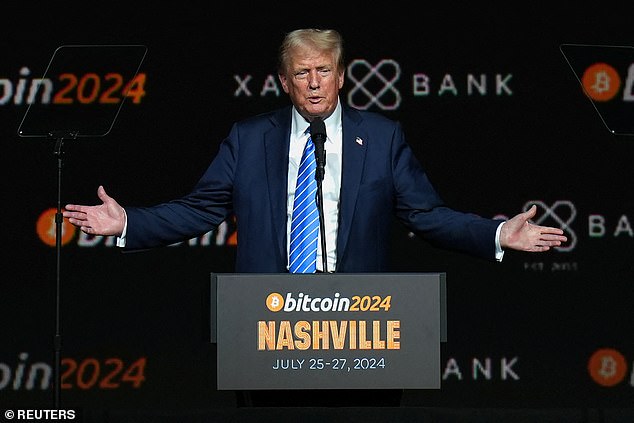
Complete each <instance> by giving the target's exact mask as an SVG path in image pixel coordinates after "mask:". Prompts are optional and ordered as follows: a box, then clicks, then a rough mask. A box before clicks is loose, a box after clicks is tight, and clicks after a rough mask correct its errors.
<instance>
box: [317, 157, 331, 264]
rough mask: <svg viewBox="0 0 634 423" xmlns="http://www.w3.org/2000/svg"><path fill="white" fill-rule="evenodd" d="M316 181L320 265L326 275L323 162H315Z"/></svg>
mask: <svg viewBox="0 0 634 423" xmlns="http://www.w3.org/2000/svg"><path fill="white" fill-rule="evenodd" d="M315 179H317V211H318V212H319V233H320V235H321V264H322V269H323V271H324V273H328V254H327V253H328V251H327V250H326V228H325V226H326V225H325V224H324V206H323V201H324V194H323V192H322V189H321V181H322V180H323V179H324V165H323V162H322V163H321V165H320V163H319V161H318V162H317V173H316V174H315Z"/></svg>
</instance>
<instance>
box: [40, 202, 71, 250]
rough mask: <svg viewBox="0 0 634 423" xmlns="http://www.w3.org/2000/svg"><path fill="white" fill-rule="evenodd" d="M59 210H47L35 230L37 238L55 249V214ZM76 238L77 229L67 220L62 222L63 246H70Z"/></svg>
mask: <svg viewBox="0 0 634 423" xmlns="http://www.w3.org/2000/svg"><path fill="white" fill-rule="evenodd" d="M56 213H57V209H48V210H45V211H44V212H43V213H42V214H41V215H40V217H39V218H38V219H37V224H36V227H35V230H36V231H37V236H39V237H40V240H42V242H43V243H44V244H46V245H50V246H51V247H54V246H55V245H56V231H57V228H56V226H55V214H56ZM73 236H75V227H74V226H73V225H71V224H70V223H68V221H67V220H66V219H63V221H62V245H64V244H68V242H69V241H70V240H71V239H73Z"/></svg>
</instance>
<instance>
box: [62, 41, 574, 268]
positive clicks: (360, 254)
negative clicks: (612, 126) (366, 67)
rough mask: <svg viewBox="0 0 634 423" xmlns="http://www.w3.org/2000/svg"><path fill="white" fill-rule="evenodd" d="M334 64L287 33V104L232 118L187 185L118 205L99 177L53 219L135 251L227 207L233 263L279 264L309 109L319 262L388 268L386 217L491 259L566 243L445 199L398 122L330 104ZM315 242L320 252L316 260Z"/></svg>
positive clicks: (316, 46) (337, 70)
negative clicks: (322, 134) (178, 194)
mask: <svg viewBox="0 0 634 423" xmlns="http://www.w3.org/2000/svg"><path fill="white" fill-rule="evenodd" d="M344 73H345V63H344V54H343V48H342V40H341V37H340V35H339V33H338V32H336V31H334V30H317V29H300V30H296V31H293V32H290V33H289V34H287V36H286V38H285V39H284V41H283V44H282V46H281V48H280V56H279V68H278V76H279V80H280V82H281V84H282V87H283V89H284V91H285V92H286V93H287V94H288V95H289V97H290V99H291V102H292V106H288V107H285V108H282V109H280V110H276V111H273V112H270V113H265V114H261V115H258V116H255V117H252V118H249V119H246V120H243V121H241V122H238V123H236V124H234V126H233V128H232V129H231V132H230V133H229V136H228V137H227V138H226V139H225V140H224V141H223V143H222V144H221V147H220V150H219V152H218V154H217V156H216V157H215V158H214V160H213V161H212V162H211V164H210V166H209V168H208V169H207V171H206V172H205V174H204V175H203V176H202V178H201V179H200V181H199V182H198V184H197V185H196V186H195V187H194V189H193V190H192V191H191V193H189V194H188V195H185V196H184V197H182V198H179V199H176V200H173V201H170V202H167V203H164V204H159V205H156V206H153V207H147V208H133V207H129V208H125V209H124V208H123V207H122V206H120V205H119V204H118V203H117V202H116V201H115V200H114V199H113V198H111V197H109V196H108V195H107V194H106V191H105V189H104V188H103V187H101V186H100V187H99V188H98V191H97V193H98V196H99V198H100V199H101V201H102V202H103V203H102V204H100V205H96V206H84V205H73V204H68V205H67V206H66V210H65V211H64V214H63V215H64V217H66V218H68V220H69V222H70V223H72V224H74V225H76V226H78V227H80V228H81V230H82V231H84V232H86V233H87V234H90V235H116V236H117V237H118V245H119V246H121V247H124V248H126V249H145V248H152V247H158V246H163V245H169V244H172V243H175V242H178V241H183V240H186V239H189V238H192V237H195V236H199V235H201V234H204V233H206V232H208V231H210V230H213V229H214V228H216V227H217V226H218V225H219V224H220V223H222V222H223V221H224V220H225V219H227V218H228V217H229V216H230V215H231V214H235V217H236V223H237V232H238V237H239V241H238V247H237V258H236V266H235V270H236V271H237V272H286V271H288V265H289V258H288V251H289V244H290V241H289V234H290V231H291V223H290V222H291V219H292V210H293V207H292V205H293V198H294V196H295V180H296V177H297V173H298V166H299V161H300V157H301V154H302V150H303V148H304V145H305V144H306V141H307V138H308V135H307V134H306V130H307V128H308V127H309V125H310V122H311V121H314V120H315V119H317V118H319V119H321V120H323V121H324V123H325V127H326V133H327V134H328V136H327V139H326V142H325V144H324V148H325V150H326V162H325V163H326V165H325V166H326V167H325V177H324V179H323V182H322V186H323V202H322V204H323V221H322V222H321V224H322V225H323V227H324V232H323V233H324V234H325V240H324V242H323V243H319V244H318V245H317V257H318V258H317V259H316V260H317V268H318V271H323V270H327V271H336V272H382V271H387V270H389V268H388V262H387V257H388V251H387V246H388V239H389V236H388V235H389V230H390V226H391V216H392V215H393V214H395V215H396V216H397V217H398V219H400V220H401V221H402V222H403V223H404V224H405V225H406V226H407V227H408V228H409V229H410V230H412V231H413V232H415V233H417V234H419V235H420V236H421V237H422V238H423V239H425V240H427V241H428V242H430V243H431V244H433V245H437V246H439V247H442V248H448V249H452V250H456V251H461V252H465V253H468V254H471V255H474V256H478V257H483V258H487V259H491V260H495V259H497V260H501V258H502V255H503V251H504V249H506V248H510V249H516V250H522V251H535V252H539V251H547V250H549V249H550V248H551V247H555V246H558V245H561V243H562V242H565V241H566V238H565V237H564V236H563V231H562V230H560V229H558V228H551V227H544V226H539V225H535V224H533V223H531V222H530V219H531V218H532V217H533V216H534V215H535V213H536V207H535V206H533V207H532V208H531V209H530V210H528V211H527V212H524V213H520V214H518V215H516V216H515V217H513V218H511V219H510V220H508V221H506V222H501V221H499V220H493V219H486V218H483V217H480V216H477V215H475V214H471V213H463V212H459V211H456V210H452V209H450V208H448V207H447V206H446V205H445V204H444V203H443V202H442V200H441V198H440V197H439V195H438V194H437V193H436V191H435V190H434V188H433V186H432V185H431V183H430V181H429V180H428V178H427V175H426V174H425V171H424V170H423V168H422V166H421V165H420V163H419V162H418V160H417V159H416V158H415V157H414V154H413V152H412V151H411V149H410V147H409V146H408V145H407V143H406V142H405V137H404V135H403V132H402V129H401V126H400V124H398V123H397V122H394V121H391V120H389V119H387V118H385V117H383V116H381V115H379V114H376V113H372V112H367V111H359V110H355V109H352V108H350V107H347V106H346V105H344V104H342V103H341V101H340V99H339V91H340V89H341V88H342V86H343V83H344ZM322 245H325V249H326V250H327V251H326V260H324V259H323V258H322V259H319V257H322V251H321V250H322V248H321V247H322ZM324 267H326V269H324Z"/></svg>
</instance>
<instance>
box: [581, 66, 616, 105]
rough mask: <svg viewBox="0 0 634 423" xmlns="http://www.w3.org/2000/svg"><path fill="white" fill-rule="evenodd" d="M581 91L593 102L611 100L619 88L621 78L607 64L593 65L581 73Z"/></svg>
mask: <svg viewBox="0 0 634 423" xmlns="http://www.w3.org/2000/svg"><path fill="white" fill-rule="evenodd" d="M581 82H582V84H583V89H584V90H585V92H586V94H588V96H590V98H591V99H593V100H595V101H608V100H611V99H612V98H613V97H614V96H615V95H616V94H617V93H618V91H619V88H621V77H620V76H619V74H618V73H617V72H616V70H615V69H614V68H613V67H612V66H610V65H608V64H607V63H595V64H594V65H592V66H589V67H588V69H586V71H585V72H584V73H583V78H582V80H581Z"/></svg>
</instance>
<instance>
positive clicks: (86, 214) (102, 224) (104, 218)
mask: <svg viewBox="0 0 634 423" xmlns="http://www.w3.org/2000/svg"><path fill="white" fill-rule="evenodd" d="M97 196H98V197H99V199H100V200H101V201H102V202H103V203H102V204H100V205H97V206H82V205H77V204H67V205H66V207H65V210H64V212H63V216H64V217H65V218H67V219H68V221H69V222H70V223H72V224H73V225H75V226H77V227H78V228H79V229H81V231H82V232H85V233H87V234H90V235H115V236H121V234H122V233H123V228H124V225H125V219H126V216H125V211H124V210H123V207H121V206H120V205H119V203H117V202H116V201H115V199H114V198H112V197H110V196H108V194H106V190H105V189H104V188H103V186H101V185H100V186H99V188H98V189H97Z"/></svg>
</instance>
